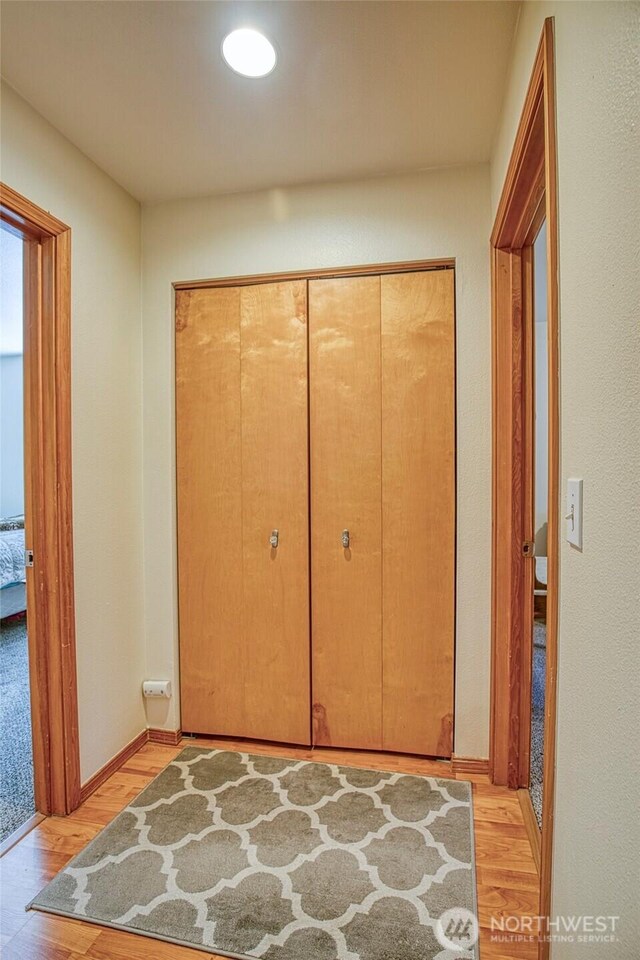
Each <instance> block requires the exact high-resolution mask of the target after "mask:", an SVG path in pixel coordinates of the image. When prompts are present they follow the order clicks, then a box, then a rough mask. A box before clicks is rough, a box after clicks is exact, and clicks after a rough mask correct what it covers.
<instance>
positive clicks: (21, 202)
mask: <svg viewBox="0 0 640 960" xmlns="http://www.w3.org/2000/svg"><path fill="white" fill-rule="evenodd" d="M0 202H1V203H2V207H3V210H2V219H3V220H4V221H5V222H6V223H7V224H8V225H9V226H10V227H12V228H13V229H14V232H17V233H19V234H27V235H29V236H34V235H38V236H39V237H40V238H41V239H45V238H46V237H56V236H58V235H59V234H61V233H66V232H67V231H68V230H69V227H68V226H67V224H66V223H63V222H62V220H58V218H57V217H54V216H53V215H52V214H50V213H49V212H48V211H47V210H43V209H42V207H38V206H36V204H35V203H32V202H31V200H28V199H27V198H26V197H23V196H22V194H21V193H18V192H17V191H16V190H14V189H13V188H12V187H10V186H8V185H7V184H6V183H0ZM5 208H6V210H5Z"/></svg>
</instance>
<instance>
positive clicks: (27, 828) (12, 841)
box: [0, 813, 45, 857]
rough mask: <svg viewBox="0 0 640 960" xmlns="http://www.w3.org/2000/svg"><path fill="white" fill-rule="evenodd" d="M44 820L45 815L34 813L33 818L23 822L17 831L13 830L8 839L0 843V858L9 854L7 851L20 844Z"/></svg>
mask: <svg viewBox="0 0 640 960" xmlns="http://www.w3.org/2000/svg"><path fill="white" fill-rule="evenodd" d="M44 819H45V815H44V814H43V813H34V814H33V816H31V817H29V819H28V820H25V822H24V823H23V824H22V825H21V826H19V827H18V829H17V830H14V831H13V833H10V834H9V836H8V837H5V838H4V840H3V841H2V843H0V857H4V855H5V853H9V850H11V849H13V847H15V845H16V843H20V841H21V840H22V839H23V838H24V837H26V835H27V834H28V833H31V831H32V830H33V828H34V827H37V826H38V824H39V823H42V821H43V820H44Z"/></svg>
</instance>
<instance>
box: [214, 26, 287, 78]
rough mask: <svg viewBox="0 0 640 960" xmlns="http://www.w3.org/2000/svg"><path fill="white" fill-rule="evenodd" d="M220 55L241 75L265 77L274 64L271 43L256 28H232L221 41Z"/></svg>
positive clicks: (273, 52)
mask: <svg viewBox="0 0 640 960" xmlns="http://www.w3.org/2000/svg"><path fill="white" fill-rule="evenodd" d="M222 56H223V57H224V59H225V60H226V62H227V63H228V64H229V66H230V67H231V69H232V70H235V72H236V73H241V74H242V76H243V77H266V75H267V74H268V73H271V71H272V70H273V68H274V67H275V65H276V60H277V57H276V51H275V48H274V46H273V44H272V43H271V42H270V41H269V40H267V38H266V37H265V36H264V35H263V34H262V33H258V31H257V30H249V29H248V28H246V27H245V28H243V29H242V30H233V31H232V32H231V33H229V34H228V35H227V36H226V37H225V38H224V40H223V42H222Z"/></svg>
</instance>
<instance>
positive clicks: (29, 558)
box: [24, 550, 33, 567]
mask: <svg viewBox="0 0 640 960" xmlns="http://www.w3.org/2000/svg"><path fill="white" fill-rule="evenodd" d="M24 565H25V567H32V566H33V550H25V552H24Z"/></svg>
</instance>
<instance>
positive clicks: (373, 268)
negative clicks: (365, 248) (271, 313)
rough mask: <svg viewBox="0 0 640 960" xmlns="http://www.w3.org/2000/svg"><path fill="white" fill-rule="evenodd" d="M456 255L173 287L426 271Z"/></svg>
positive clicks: (446, 266)
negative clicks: (436, 258)
mask: <svg viewBox="0 0 640 960" xmlns="http://www.w3.org/2000/svg"><path fill="white" fill-rule="evenodd" d="M455 264H456V261H455V258H454V257H445V258H444V259H440V260H406V261H402V262H398V263H368V264H365V265H363V266H355V267H326V268H324V269H321V270H296V271H294V272H289V273H257V274H253V275H252V276H243V277H221V278H219V279H214V280H180V281H176V282H175V283H174V284H173V288H174V290H200V289H202V288H203V287H207V288H208V287H242V286H248V285H251V284H256V283H283V282H285V281H288V280H322V279H325V280H328V279H332V278H334V277H368V276H371V275H378V274H383V273H384V274H388V273H419V272H423V271H425V270H451V269H453V268H454V267H455Z"/></svg>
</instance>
